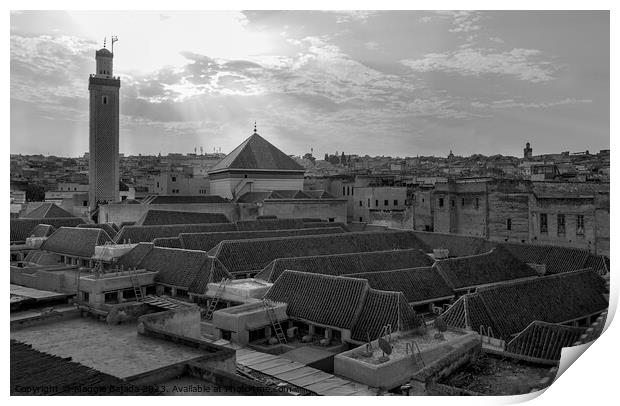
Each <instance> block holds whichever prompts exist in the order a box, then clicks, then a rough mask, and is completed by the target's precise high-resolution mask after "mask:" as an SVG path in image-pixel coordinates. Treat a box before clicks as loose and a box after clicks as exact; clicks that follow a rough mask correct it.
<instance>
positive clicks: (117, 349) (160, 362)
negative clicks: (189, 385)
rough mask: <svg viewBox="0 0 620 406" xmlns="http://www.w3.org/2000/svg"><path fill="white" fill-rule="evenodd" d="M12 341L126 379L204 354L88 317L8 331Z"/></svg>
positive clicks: (127, 325)
mask: <svg viewBox="0 0 620 406" xmlns="http://www.w3.org/2000/svg"><path fill="white" fill-rule="evenodd" d="M11 338H12V339H14V340H17V341H20V342H23V343H26V344H30V345H32V347H33V348H34V349H36V350H38V351H41V352H44V353H47V354H51V355H56V356H59V357H63V358H66V357H71V358H72V361H74V362H78V363H80V364H82V365H86V366H88V367H91V368H93V369H96V370H98V371H101V372H104V373H107V374H109V375H112V376H115V377H117V378H128V377H131V376H134V375H137V374H141V373H144V372H148V371H152V370H154V369H157V368H162V367H165V366H168V365H171V364H176V363H179V362H183V361H187V360H190V359H193V358H196V357H199V356H202V355H205V353H204V352H203V351H201V350H199V349H196V348H190V347H186V346H183V345H178V344H174V343H171V342H168V341H164V340H158V339H155V338H150V337H145V336H142V335H139V334H138V333H137V331H136V325H135V324H121V325H118V326H110V325H108V324H106V323H103V322H99V321H95V320H93V319H88V318H73V319H67V320H59V321H57V322H53V323H47V324H42V325H36V326H32V327H27V328H24V329H21V330H17V331H11Z"/></svg>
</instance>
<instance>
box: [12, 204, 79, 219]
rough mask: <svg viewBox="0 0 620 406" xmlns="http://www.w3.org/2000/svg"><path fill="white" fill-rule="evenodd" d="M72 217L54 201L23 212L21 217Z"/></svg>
mask: <svg viewBox="0 0 620 406" xmlns="http://www.w3.org/2000/svg"><path fill="white" fill-rule="evenodd" d="M61 217H74V216H73V214H71V213H69V212H68V211H66V210H65V209H63V208H61V207H59V206H57V205H55V204H54V203H43V204H41V205H40V206H38V207H37V208H36V209H34V210H32V211H30V212H28V213H26V214H24V215H23V216H22V218H28V219H40V218H61Z"/></svg>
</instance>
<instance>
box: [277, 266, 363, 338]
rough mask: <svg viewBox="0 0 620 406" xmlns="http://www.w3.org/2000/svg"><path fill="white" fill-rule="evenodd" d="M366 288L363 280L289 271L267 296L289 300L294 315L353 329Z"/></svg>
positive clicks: (328, 324) (282, 300)
mask: <svg viewBox="0 0 620 406" xmlns="http://www.w3.org/2000/svg"><path fill="white" fill-rule="evenodd" d="M367 290H368V282H366V281H365V280H364V279H355V278H342V277H336V276H331V275H317V274H309V273H306V272H291V271H286V272H284V273H283V274H282V275H280V277H279V278H278V280H277V281H276V282H275V283H274V284H273V286H272V287H271V289H269V291H268V292H267V294H266V295H265V299H268V300H272V301H274V302H282V303H286V304H287V313H288V315H289V316H292V317H294V318H298V319H304V320H311V321H313V322H315V323H318V324H324V325H327V326H332V327H338V328H343V329H349V330H350V329H352V328H353V323H354V322H355V318H356V313H357V311H358V308H360V307H361V305H362V303H363V300H364V296H365V294H366V291H367Z"/></svg>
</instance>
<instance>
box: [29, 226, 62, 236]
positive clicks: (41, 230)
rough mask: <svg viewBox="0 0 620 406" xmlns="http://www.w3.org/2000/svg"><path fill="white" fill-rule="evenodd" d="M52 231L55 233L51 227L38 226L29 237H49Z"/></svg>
mask: <svg viewBox="0 0 620 406" xmlns="http://www.w3.org/2000/svg"><path fill="white" fill-rule="evenodd" d="M54 231H56V228H54V226H52V225H49V224H39V225H37V226H35V227H34V229H33V230H32V233H31V234H30V237H49V236H50V235H52V233H53V232H54Z"/></svg>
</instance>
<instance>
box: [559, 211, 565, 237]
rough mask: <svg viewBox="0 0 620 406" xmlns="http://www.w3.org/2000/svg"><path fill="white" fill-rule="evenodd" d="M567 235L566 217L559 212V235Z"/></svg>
mask: <svg viewBox="0 0 620 406" xmlns="http://www.w3.org/2000/svg"><path fill="white" fill-rule="evenodd" d="M563 235H566V217H565V216H564V215H563V214H558V236H563Z"/></svg>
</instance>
